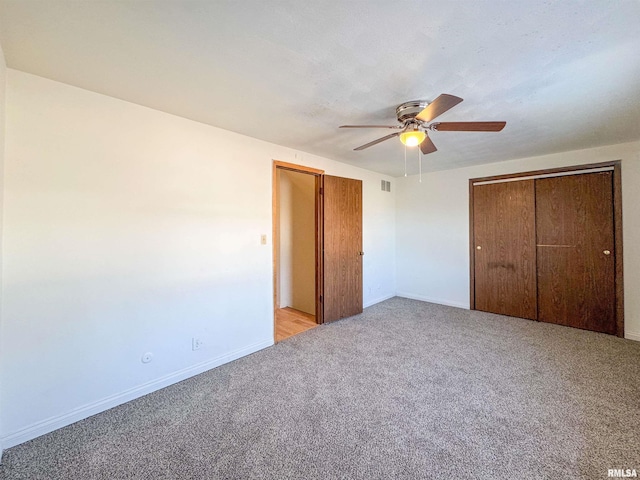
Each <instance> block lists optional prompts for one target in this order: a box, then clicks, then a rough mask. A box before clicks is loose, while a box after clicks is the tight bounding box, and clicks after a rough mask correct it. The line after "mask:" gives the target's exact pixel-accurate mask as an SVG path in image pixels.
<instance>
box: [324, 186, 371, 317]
mask: <svg viewBox="0 0 640 480" xmlns="http://www.w3.org/2000/svg"><path fill="white" fill-rule="evenodd" d="M323 201H324V225H323V230H324V293H323V304H324V321H325V322H332V321H334V320H339V319H340V318H345V317H349V316H351V315H356V314H358V313H362V181H360V180H352V179H349V178H341V177H332V176H329V175H325V176H324V186H323Z"/></svg>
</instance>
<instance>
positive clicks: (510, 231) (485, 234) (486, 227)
mask: <svg viewBox="0 0 640 480" xmlns="http://www.w3.org/2000/svg"><path fill="white" fill-rule="evenodd" d="M534 195H535V189H534V181H533V180H520V181H512V182H504V183H493V184H487V185H475V186H474V187H473V238H474V244H475V245H474V248H475V250H474V270H475V272H474V273H475V308H476V309H477V310H483V311H485V312H493V313H500V314H503V315H511V316H514V317H522V318H530V319H536V318H537V308H536V245H535V238H536V235H535V196H534Z"/></svg>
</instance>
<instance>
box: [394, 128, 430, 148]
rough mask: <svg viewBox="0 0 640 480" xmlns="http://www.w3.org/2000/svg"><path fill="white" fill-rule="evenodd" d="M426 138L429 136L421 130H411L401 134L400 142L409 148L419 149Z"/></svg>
mask: <svg viewBox="0 0 640 480" xmlns="http://www.w3.org/2000/svg"><path fill="white" fill-rule="evenodd" d="M426 137H427V134H426V133H424V132H423V131H421V130H409V131H407V132H402V133H401V134H400V141H401V142H402V143H403V144H404V145H406V146H407V147H417V146H418V145H420V144H421V143H422V142H423V141H424V139H425V138H426Z"/></svg>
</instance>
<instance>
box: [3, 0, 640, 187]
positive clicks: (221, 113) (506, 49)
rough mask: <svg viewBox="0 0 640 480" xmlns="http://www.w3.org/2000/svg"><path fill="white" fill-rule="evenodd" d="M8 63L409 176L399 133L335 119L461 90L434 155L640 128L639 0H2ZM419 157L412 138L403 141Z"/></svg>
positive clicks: (499, 153)
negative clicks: (492, 124) (488, 128)
mask: <svg viewBox="0 0 640 480" xmlns="http://www.w3.org/2000/svg"><path fill="white" fill-rule="evenodd" d="M0 44H1V45H2V48H3V50H4V54H5V57H6V61H7V65H8V66H9V67H11V68H15V69H18V70H23V71H25V72H30V73H34V74H36V75H40V76H43V77H47V78H51V79H53V80H58V81H61V82H65V83H68V84H71V85H76V86H78V87H82V88H85V89H88V90H92V91H95V92H99V93H103V94H106V95H110V96H113V97H117V98H121V99H123V100H128V101H130V102H134V103H138V104H141V105H145V106H148V107H152V108H155V109H158V110H162V111H165V112H169V113H173V114H176V115H180V116H183V117H187V118H190V119H193V120H197V121H200V122H204V123H207V124H210V125H214V126H217V127H221V128H224V129H228V130H232V131H235V132H239V133H242V134H245V135H249V136H251V137H255V138H259V139H262V140H266V141H269V142H273V143H277V144H280V145H286V146H289V147H293V148H296V149H299V150H302V151H306V152H310V153H314V154H318V155H322V156H326V157H329V158H332V159H335V160H339V161H342V162H346V163H351V164H354V165H359V166H362V167H364V168H368V169H371V170H375V171H378V172H381V173H387V174H390V175H394V176H399V175H402V174H403V173H404V147H402V145H401V144H400V142H399V141H398V140H397V139H392V140H389V141H386V142H384V143H381V144H379V145H376V146H373V147H371V148H369V149H367V150H364V151H361V152H354V151H353V150H352V149H353V148H354V147H356V146H358V145H361V144H363V143H366V142H368V141H371V140H373V139H375V138H378V137H381V136H383V135H385V134H387V133H388V132H387V131H384V130H338V128H337V127H338V125H342V124H358V123H382V124H389V125H391V124H394V123H395V115H394V110H395V107H396V106H397V105H398V104H400V103H402V102H405V101H408V100H415V99H427V100H433V99H434V98H435V97H437V96H438V95H439V94H440V93H450V94H453V95H457V96H459V97H462V98H464V99H465V101H464V102H463V103H461V104H460V105H458V106H456V107H455V108H453V109H452V110H450V111H448V112H446V113H445V114H443V115H442V116H441V117H439V119H438V120H442V121H475V120H479V121H482V120H505V121H507V126H506V127H505V129H504V130H503V131H502V132H500V133H468V132H433V133H432V134H431V138H432V139H433V141H434V143H435V144H436V145H437V147H438V149H439V151H438V152H436V153H433V154H431V155H428V156H427V157H425V163H424V168H425V170H441V169H446V168H455V167H459V166H466V165H474V164H481V163H488V162H495V161H500V160H507V159H513V158H521V157H528V156H534V155H542V154H548V153H553V152H559V151H565V150H574V149H580V148H588V147H594V146H598V145H607V144H614V143H621V142H626V141H633V140H638V139H640V53H639V52H640V1H638V0H585V1H575V0H563V1H552V0H548V1H541V0H510V1H499V0H486V1H484V0H458V1H455V0H454V1H442V0H438V1H425V0H422V1H407V0H403V1H389V0H370V1H363V0H360V1H343V0H317V1H302V0H291V1H289V0H272V1H265V0H241V1H240V0H206V1H196V0H191V1H189V0H182V1H179V0H156V1H143V0H119V1H116V0H110V1H96V0H85V1H68V0H67V1H60V0H42V1H41V0H17V1H16V0H9V1H7V0H0ZM409 156H410V160H411V159H413V161H410V171H409V173H415V172H416V171H417V152H416V150H411V151H410V152H409Z"/></svg>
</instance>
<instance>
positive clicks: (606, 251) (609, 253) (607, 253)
mask: <svg viewBox="0 0 640 480" xmlns="http://www.w3.org/2000/svg"><path fill="white" fill-rule="evenodd" d="M602 253H604V254H605V255H611V251H609V250H605V251H604V252H602Z"/></svg>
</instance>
